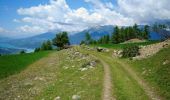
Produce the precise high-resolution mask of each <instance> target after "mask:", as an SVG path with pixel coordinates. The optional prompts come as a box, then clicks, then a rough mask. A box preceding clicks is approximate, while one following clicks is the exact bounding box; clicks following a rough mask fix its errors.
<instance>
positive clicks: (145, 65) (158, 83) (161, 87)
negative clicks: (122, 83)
mask: <svg viewBox="0 0 170 100" xmlns="http://www.w3.org/2000/svg"><path fill="white" fill-rule="evenodd" d="M166 60H168V61H170V47H168V48H164V49H162V50H161V51H160V52H158V53H157V54H155V55H154V56H152V57H149V58H146V59H143V60H137V61H132V62H130V61H127V62H128V63H129V64H130V65H131V66H132V67H133V68H134V69H135V70H136V71H137V72H138V74H139V75H140V76H142V77H143V78H144V79H145V80H147V81H148V82H149V83H150V84H151V85H152V86H153V87H155V90H156V91H157V92H158V93H159V94H161V96H162V97H165V98H166V100H169V99H170V95H169V94H170V63H167V64H163V63H164V62H165V61H166Z"/></svg>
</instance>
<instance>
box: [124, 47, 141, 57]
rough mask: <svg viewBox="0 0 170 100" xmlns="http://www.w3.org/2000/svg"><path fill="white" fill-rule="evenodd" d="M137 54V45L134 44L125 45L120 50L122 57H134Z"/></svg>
mask: <svg viewBox="0 0 170 100" xmlns="http://www.w3.org/2000/svg"><path fill="white" fill-rule="evenodd" d="M137 55H139V47H138V46H136V45H135V46H129V47H125V48H124V49H123V52H122V57H124V58H128V57H135V56H137Z"/></svg>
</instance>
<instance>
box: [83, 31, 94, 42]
mask: <svg viewBox="0 0 170 100" xmlns="http://www.w3.org/2000/svg"><path fill="white" fill-rule="evenodd" d="M92 42H93V39H92V38H91V36H90V34H89V33H88V32H87V33H86V35H85V44H92Z"/></svg>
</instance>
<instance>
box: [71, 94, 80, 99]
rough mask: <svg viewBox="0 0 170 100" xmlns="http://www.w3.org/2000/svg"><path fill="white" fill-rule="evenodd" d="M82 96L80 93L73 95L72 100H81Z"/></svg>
mask: <svg viewBox="0 0 170 100" xmlns="http://www.w3.org/2000/svg"><path fill="white" fill-rule="evenodd" d="M80 98H81V97H80V96H79V95H73V96H72V100H80Z"/></svg>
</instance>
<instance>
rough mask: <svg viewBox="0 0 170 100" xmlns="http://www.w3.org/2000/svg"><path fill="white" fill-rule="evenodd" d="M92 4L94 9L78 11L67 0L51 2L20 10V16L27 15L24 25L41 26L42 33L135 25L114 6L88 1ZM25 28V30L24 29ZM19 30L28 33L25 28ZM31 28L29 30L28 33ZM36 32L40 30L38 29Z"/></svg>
mask: <svg viewBox="0 0 170 100" xmlns="http://www.w3.org/2000/svg"><path fill="white" fill-rule="evenodd" d="M86 2H89V3H91V4H92V5H93V6H94V8H92V9H90V10H87V9H86V8H84V7H80V8H78V9H71V8H70V7H69V6H68V5H67V3H66V1H65V0H50V3H49V4H46V5H38V6H34V7H30V8H20V9H18V11H17V12H18V14H20V15H25V16H26V17H24V18H23V19H21V21H22V22H24V23H29V24H32V25H33V26H39V27H40V31H39V33H40V32H42V28H43V31H49V30H56V29H57V30H63V31H80V30H83V29H85V28H88V27H91V26H94V25H108V24H111V25H114V24H117V25H122V24H128V25H129V24H131V23H133V20H132V19H129V18H126V17H124V16H122V15H121V14H120V13H117V12H116V11H114V10H113V9H112V8H113V5H112V4H111V3H110V2H108V3H102V2H100V1H99V0H93V1H90V0H86ZM23 27H24V29H23ZM18 29H21V31H24V32H26V30H25V26H22V27H20V28H18ZM30 30H31V28H29V29H28V32H32V33H33V32H35V31H34V30H35V29H32V30H33V31H30ZM36 32H38V30H37V29H36Z"/></svg>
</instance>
